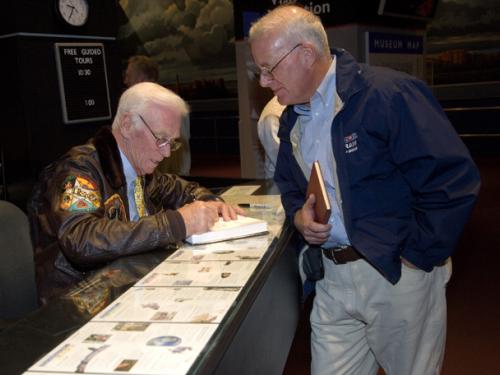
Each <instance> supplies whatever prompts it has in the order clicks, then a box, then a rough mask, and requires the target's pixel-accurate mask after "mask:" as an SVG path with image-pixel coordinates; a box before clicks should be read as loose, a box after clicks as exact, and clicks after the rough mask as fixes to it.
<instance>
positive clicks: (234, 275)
mask: <svg viewBox="0 0 500 375" xmlns="http://www.w3.org/2000/svg"><path fill="white" fill-rule="evenodd" d="M258 264H259V261H231V260H226V261H201V262H191V263H186V262H178V263H176V262H163V263H160V264H159V265H158V266H157V267H156V268H155V269H154V270H153V271H151V272H150V273H149V274H148V275H146V276H145V277H144V278H142V279H141V280H139V281H138V282H137V283H136V284H135V285H136V286H213V287H234V286H237V287H241V286H244V285H245V284H246V282H247V281H248V278H249V277H250V275H251V274H252V272H253V271H254V270H255V268H256V267H257V265H258Z"/></svg>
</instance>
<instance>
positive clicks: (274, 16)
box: [249, 5, 330, 56]
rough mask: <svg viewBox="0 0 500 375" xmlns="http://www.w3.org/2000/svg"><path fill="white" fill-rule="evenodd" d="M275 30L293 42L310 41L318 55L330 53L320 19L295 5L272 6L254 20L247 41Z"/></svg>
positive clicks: (263, 36) (260, 37)
mask: <svg viewBox="0 0 500 375" xmlns="http://www.w3.org/2000/svg"><path fill="white" fill-rule="evenodd" d="M275 30H279V31H280V35H282V36H283V35H284V36H285V38H286V39H287V40H290V41H293V42H295V43H300V42H304V41H307V42H310V43H312V44H313V45H314V46H315V47H316V50H317V52H318V54H319V55H321V56H325V55H330V47H329V46H328V37H327V35H326V31H325V28H324V27H323V24H322V23H321V19H320V18H319V17H318V16H316V15H314V14H313V13H311V12H308V11H307V10H305V9H304V8H301V7H299V6H296V5H282V6H278V7H276V8H274V9H273V10H271V11H270V12H269V13H267V14H266V15H265V16H263V17H262V18H260V19H259V20H258V21H257V22H255V23H254V24H253V25H252V27H251V28H250V32H249V42H250V44H252V42H253V41H254V40H258V39H262V38H265V37H266V35H268V34H270V33H272V32H273V31H275Z"/></svg>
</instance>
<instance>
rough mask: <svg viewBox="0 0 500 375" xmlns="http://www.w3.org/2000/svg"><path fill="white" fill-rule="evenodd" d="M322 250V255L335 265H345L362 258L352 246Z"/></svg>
mask: <svg viewBox="0 0 500 375" xmlns="http://www.w3.org/2000/svg"><path fill="white" fill-rule="evenodd" d="M322 249H323V255H324V256H325V257H327V258H328V259H330V260H331V261H333V263H335V264H346V263H349V262H354V261H355V260H358V259H361V258H362V256H361V254H360V253H358V251H357V250H356V249H355V248H354V247H352V246H347V247H331V248H329V249H325V248H322Z"/></svg>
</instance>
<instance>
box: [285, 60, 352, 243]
mask: <svg viewBox="0 0 500 375" xmlns="http://www.w3.org/2000/svg"><path fill="white" fill-rule="evenodd" d="M335 65H336V64H335V60H333V62H332V64H331V65H330V69H329V70H328V72H327V74H326V76H325V78H324V79H323V81H322V82H321V84H320V85H319V87H318V89H317V90H316V92H315V93H314V95H313V96H312V98H311V101H310V103H309V105H305V104H299V105H295V106H294V110H295V112H296V113H297V114H298V115H299V117H298V120H299V121H300V149H301V152H302V158H303V159H304V161H305V163H306V164H307V166H308V167H309V170H310V169H311V167H312V163H313V162H314V161H315V160H318V161H319V163H320V165H321V171H322V172H323V178H324V180H325V186H326V190H327V193H328V197H329V198H330V204H331V206H332V214H331V216H330V220H329V221H328V223H329V224H331V225H332V229H331V231H330V237H329V238H328V240H327V242H326V243H325V244H323V245H322V246H323V247H334V246H342V245H349V244H350V242H349V238H348V237H347V233H346V230H345V226H344V222H343V219H342V214H341V211H340V204H341V202H338V201H337V195H336V194H335V189H336V186H335V181H336V179H337V177H336V176H335V175H334V173H335V172H334V163H335V160H334V156H333V149H332V136H331V127H332V121H333V118H334V116H335V108H336V98H337V96H336V92H335V90H336V74H335ZM307 177H309V176H307Z"/></svg>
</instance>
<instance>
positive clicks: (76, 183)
mask: <svg viewBox="0 0 500 375" xmlns="http://www.w3.org/2000/svg"><path fill="white" fill-rule="evenodd" d="M101 200H102V198H101V194H100V193H99V190H98V188H97V184H96V183H95V182H94V181H92V180H89V179H87V178H85V177H81V176H68V177H66V179H65V180H64V182H63V185H62V194H61V203H60V205H59V206H60V208H61V209H62V210H64V211H69V212H78V211H80V212H92V211H96V210H97V209H98V208H99V207H101Z"/></svg>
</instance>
